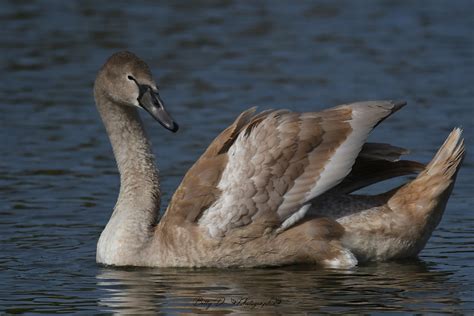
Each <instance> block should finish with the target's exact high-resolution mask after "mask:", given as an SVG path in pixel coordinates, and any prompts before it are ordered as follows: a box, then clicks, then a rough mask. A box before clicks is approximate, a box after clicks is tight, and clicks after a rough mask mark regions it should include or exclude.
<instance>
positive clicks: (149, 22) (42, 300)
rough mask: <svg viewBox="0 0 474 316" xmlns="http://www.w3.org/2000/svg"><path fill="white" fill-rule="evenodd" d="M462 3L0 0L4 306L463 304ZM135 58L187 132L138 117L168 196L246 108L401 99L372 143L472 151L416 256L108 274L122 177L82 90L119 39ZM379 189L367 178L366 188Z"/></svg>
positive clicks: (388, 307) (469, 89) (469, 37)
mask: <svg viewBox="0 0 474 316" xmlns="http://www.w3.org/2000/svg"><path fill="white" fill-rule="evenodd" d="M473 7H474V3H473V2H472V1H470V0H467V1H405V2H403V3H399V2H398V1H378V2H365V1H364V2H360V1H298V2H296V1H253V2H244V1H231V0H228V1H225V0H216V1H203V2H194V1H169V3H167V4H165V3H160V4H159V3H155V1H134V2H131V1H110V2H102V1H100V2H99V1H59V0H58V1H33V0H32V1H16V0H15V1H13V0H12V1H3V2H2V3H1V4H0V18H1V21H2V23H1V29H0V51H1V59H0V74H1V79H0V80H1V85H0V100H1V101H0V140H1V146H0V314H1V313H2V312H5V313H26V314H36V313H47V314H50V313H51V314H52V313H68V314H69V313H75V312H78V313H81V312H82V313H92V312H93V313H98V312H104V313H108V312H123V313H131V314H136V313H145V312H155V313H156V312H161V313H170V314H172V313H177V312H182V313H211V312H212V313H216V314H227V313H232V312H233V313H257V312H260V313H277V314H285V315H286V314H289V313H303V312H315V313H325V312H327V313H340V312H353V313H364V312H365V313H377V312H382V311H391V312H424V313H429V312H444V313H449V312H455V313H473V312H474V298H473V297H474V292H473V287H474V267H473V266H474V216H473V206H474V198H473V193H474V190H473V189H474V184H473V183H474V164H473V162H474V160H473V156H472V155H471V153H470V152H471V149H472V148H473V145H474V124H473V123H474V122H473V120H474V115H473V114H474V90H473V82H474V62H473V56H474V33H473V32H474V31H473V30H474V15H473V10H472V9H473ZM123 49H128V50H131V51H133V52H135V53H136V54H138V55H139V56H141V57H142V58H144V59H145V60H146V61H147V62H148V63H149V64H150V66H151V68H152V69H153V72H154V74H155V77H156V78H157V80H158V81H159V84H160V86H161V91H162V97H163V98H164V100H165V102H166V104H167V107H168V109H169V110H170V112H171V113H172V114H173V116H174V117H175V119H176V120H177V121H178V122H179V123H180V126H181V127H182V129H181V131H180V132H179V133H178V134H171V133H169V132H167V131H165V130H164V129H162V128H161V127H160V126H158V125H157V124H156V122H154V121H153V120H152V119H151V118H149V117H148V116H146V115H144V116H143V118H144V121H145V124H146V126H147V129H148V131H149V135H150V137H151V138H152V141H153V144H154V150H155V153H156V155H157V157H158V161H159V166H160V169H161V175H162V178H163V179H162V181H163V183H162V188H163V191H164V192H165V197H164V200H165V201H167V200H168V199H169V198H170V196H171V194H172V192H173V191H174V189H175V188H176V186H177V185H178V183H179V181H180V179H181V177H182V175H183V174H184V172H185V170H187V168H189V166H190V165H191V164H192V162H193V161H194V160H195V159H196V158H197V157H198V156H199V155H200V153H202V151H203V150H204V148H205V147H206V146H207V144H208V143H209V141H210V140H211V139H212V138H213V137H214V136H215V135H216V134H217V133H218V132H219V131H220V130H222V129H223V128H225V127H226V126H227V125H228V124H229V123H230V122H232V120H233V119H234V118H235V116H236V115H238V114H239V113H240V112H241V111H242V110H244V109H246V108H248V107H250V106H254V105H257V106H259V107H260V109H265V108H270V107H273V108H290V109H292V110H297V111H309V110H318V109H322V108H324V107H326V106H332V105H337V104H339V103H343V102H349V101H356V100H369V99H406V100H407V101H408V102H409V106H407V107H406V108H405V109H403V111H401V112H399V113H397V114H396V115H395V116H394V117H392V118H390V119H389V120H387V121H385V122H384V123H383V124H382V125H381V126H379V127H378V128H377V130H376V131H375V133H374V134H373V136H372V138H371V139H372V140H375V141H384V142H390V143H394V144H396V145H400V146H405V147H408V148H411V149H412V156H411V158H414V159H419V160H421V161H425V162H426V161H429V160H430V159H431V157H432V155H433V154H434V152H435V151H436V149H437V148H438V147H439V146H440V144H441V143H442V142H443V140H444V138H445V137H446V136H447V134H448V133H449V131H450V130H451V129H452V128H453V127H455V126H462V127H463V128H464V133H465V137H466V146H467V150H468V154H467V157H466V159H465V161H464V166H463V168H462V169H461V171H460V174H459V177H458V181H457V184H456V187H455V189H454V192H453V194H452V197H451V199H450V201H449V204H448V206H447V209H446V213H445V215H444V218H443V220H442V222H441V224H440V226H439V227H438V229H437V230H436V231H435V232H434V234H433V236H432V238H431V239H430V242H429V243H428V245H427V247H426V249H425V250H424V251H423V252H422V253H421V255H420V258H419V260H413V261H403V262H391V263H383V264H374V265H368V266H361V267H357V268H355V269H353V270H350V271H332V270H321V269H315V268H313V267H293V268H281V269H252V270H208V269H205V270H180V269H111V268H107V267H101V266H98V265H96V263H95V246H96V242H97V239H98V237H99V234H100V232H101V230H102V228H103V227H104V225H105V224H106V222H107V220H108V218H109V216H110V214H111V210H112V207H113V205H114V202H115V198H116V196H117V192H118V185H119V184H118V176H117V171H116V167H115V162H114V158H113V155H112V151H111V148H110V145H109V143H108V139H107V138H106V135H105V131H104V129H103V127H102V125H101V122H100V119H99V117H98V114H97V113H96V110H95V107H94V101H93V98H92V84H93V81H94V78H95V74H96V72H97V70H98V68H99V67H100V66H101V65H102V64H103V62H104V61H105V59H106V58H107V57H108V56H109V55H110V54H112V53H113V52H115V51H117V50H123ZM374 190H377V189H374Z"/></svg>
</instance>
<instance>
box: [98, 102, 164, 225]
mask: <svg viewBox="0 0 474 316" xmlns="http://www.w3.org/2000/svg"><path fill="white" fill-rule="evenodd" d="M96 104H97V108H98V110H99V113H100V116H101V118H102V121H103V123H104V125H105V128H106V130H107V134H108V136H109V139H110V143H111V144H112V149H113V152H114V155H115V159H116V162H117V167H118V170H119V173H120V193H119V197H118V200H117V205H116V206H115V211H118V210H120V209H121V208H124V207H125V208H129V209H134V210H144V211H147V212H150V213H153V215H154V218H153V221H155V220H156V217H157V215H158V212H159V205H160V188H159V178H158V170H157V168H156V165H155V160H154V156H153V153H152V151H151V146H150V143H149V141H148V138H147V136H146V133H145V130H144V129H143V125H142V122H141V120H140V117H139V115H138V112H137V110H136V109H135V108H133V107H131V106H126V105H120V104H116V103H114V102H113V101H112V100H109V99H107V98H106V97H105V96H100V95H99V96H97V95H96Z"/></svg>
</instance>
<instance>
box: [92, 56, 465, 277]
mask: <svg viewBox="0 0 474 316" xmlns="http://www.w3.org/2000/svg"><path fill="white" fill-rule="evenodd" d="M94 91H95V98H96V103H97V107H98V109H99V112H100V114H101V116H102V119H103V121H104V124H105V126H106V129H107V132H108V134H109V138H110V141H111V143H112V147H113V149H114V154H115V156H116V159H117V165H118V168H119V171H120V175H121V189H120V194H119V198H118V201H117V204H116V206H115V209H114V213H113V215H112V217H111V219H110V221H109V223H108V224H107V226H106V228H105V229H104V231H103V233H102V234H101V237H100V239H99V243H98V247H97V261H98V262H100V263H104V264H113V265H142V266H195V267H198V266H216V267H226V266H269V265H282V264H295V263H311V264H316V265H323V266H329V267H339V268H345V267H351V266H354V265H355V264H356V263H357V259H359V260H389V259H392V258H400V257H405V256H413V255H416V254H417V253H418V252H419V251H420V250H421V249H422V248H423V246H424V244H425V243H426V240H427V239H428V238H429V236H430V234H431V232H432V231H433V229H434V228H435V227H436V225H437V224H438V222H439V219H440V218H441V214H442V212H443V210H444V207H445V204H446V201H447V199H448V197H449V194H450V190H451V189H452V186H453V184H454V180H455V175H456V172H457V170H458V169H459V166H460V162H461V160H462V156H463V150H464V149H463V148H464V147H463V144H462V139H461V133H460V131H459V130H455V131H454V132H453V133H452V134H451V135H450V137H449V138H448V141H447V142H446V143H445V145H443V147H442V148H441V149H440V151H439V152H438V154H437V156H436V157H435V159H434V160H433V162H431V163H430V164H429V165H428V166H426V167H425V166H424V165H423V164H421V163H418V162H414V161H409V160H400V157H401V156H402V155H403V154H406V150H405V149H403V148H399V147H395V146H391V145H388V144H372V143H365V141H366V139H367V136H368V134H369V133H370V131H371V130H372V129H373V128H374V127H375V126H377V125H378V124H379V123H380V122H382V121H383V120H384V119H386V118H387V117H388V116H390V115H391V114H392V113H394V112H395V111H397V110H399V109H400V108H401V107H402V106H404V105H405V103H404V102H393V101H368V102H357V103H351V104H345V105H341V106H338V107H334V108H330V109H327V110H324V111H320V112H309V113H296V112H291V111H288V110H269V111H264V112H261V113H257V114H256V112H255V109H250V110H247V111H245V112H243V113H242V114H241V115H240V116H239V117H238V118H237V119H236V120H235V121H234V123H233V124H231V125H230V126H229V127H228V128H227V129H225V130H224V131H223V132H222V133H221V134H219V136H217V137H216V139H215V140H214V141H213V142H212V143H211V144H210V145H209V147H208V148H207V150H206V151H205V152H204V153H203V154H202V156H201V157H200V158H199V159H198V161H196V163H195V164H194V165H193V166H192V167H191V168H190V169H189V171H188V172H187V173H186V175H185V176H184V178H183V180H182V182H181V184H180V186H179V187H178V189H177V190H176V192H175V194H174V195H173V197H172V199H171V202H170V204H169V206H168V208H167V210H166V212H165V213H164V215H163V217H162V218H161V220H160V221H159V222H158V223H157V218H158V212H159V197H160V191H159V185H158V183H159V182H158V172H157V170H156V167H155V164H154V160H153V157H152V155H151V150H150V146H149V143H148V141H147V139H146V135H145V133H144V130H143V127H142V124H141V122H140V119H139V117H138V114H137V111H136V108H144V109H146V110H147V111H148V112H149V113H150V114H151V115H152V116H153V117H154V118H155V119H157V120H158V121H159V122H160V123H161V124H162V125H163V126H165V127H166V128H167V129H170V130H172V131H176V130H177V124H176V123H175V122H174V121H173V120H172V118H171V116H169V114H168V113H167V112H166V111H165V110H164V107H163V104H162V102H161V99H160V98H159V95H158V91H157V88H156V84H155V83H154V81H153V78H152V77H151V72H150V70H149V69H148V67H147V66H146V64H145V63H144V62H143V61H141V60H140V59H139V58H138V57H136V56H135V55H133V54H131V53H128V52H121V53H117V54H115V55H113V56H112V57H111V58H110V59H109V60H108V61H107V63H106V64H105V65H104V66H103V67H102V69H101V70H100V72H99V74H98V76H97V79H96V83H95V87H94ZM420 171H421V173H420V174H419V175H418V177H417V178H416V179H415V180H414V181H412V182H409V183H408V184H406V185H405V186H402V187H401V188H397V189H394V190H392V191H390V192H387V193H385V194H382V195H377V196H358V195H354V194H351V193H352V192H353V191H355V190H357V189H359V188H362V187H364V186H367V185H370V184H373V183H376V182H378V181H381V180H385V179H388V178H392V177H396V176H401V175H407V174H412V173H417V172H420ZM426 190H428V193H427V192H425V191H426ZM413 205H416V206H417V207H418V208H414V206H413ZM420 205H421V207H420ZM420 208H421V209H420ZM354 254H355V255H356V256H354ZM356 257H357V258H356Z"/></svg>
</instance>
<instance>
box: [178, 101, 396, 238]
mask: <svg viewBox="0 0 474 316" xmlns="http://www.w3.org/2000/svg"><path fill="white" fill-rule="evenodd" d="M403 104H404V103H395V102H392V101H371V102H359V103H352V104H347V105H342V106H339V107H335V108H331V109H328V110H325V111H322V112H312V113H302V114H301V113H294V112H289V111H286V110H280V111H266V112H263V113H261V114H257V115H253V112H252V113H251V114H250V112H248V114H245V115H241V116H240V117H239V118H240V119H239V118H238V119H237V120H236V122H234V124H233V125H232V126H231V127H229V128H228V129H227V130H226V131H227V132H226V131H224V132H223V133H222V134H221V135H223V134H224V136H225V137H224V139H220V140H219V138H220V137H221V136H219V137H218V138H217V139H216V140H215V141H214V142H213V144H211V146H210V149H208V150H207V151H206V153H205V154H204V155H203V157H205V159H204V160H206V159H207V160H209V159H210V160H215V159H217V158H216V157H218V156H223V157H224V158H221V160H222V165H219V168H220V170H219V175H218V177H217V179H216V177H214V178H213V181H211V182H212V183H211V185H209V183H206V186H204V187H206V188H207V190H209V188H211V187H212V185H215V187H213V189H212V190H210V191H212V192H214V193H213V194H212V198H210V201H211V202H212V204H209V201H207V202H206V203H204V204H203V203H195V204H199V205H201V206H203V205H204V206H205V208H204V209H202V208H201V209H200V210H195V211H194V212H198V213H199V214H198V215H195V214H194V215H193V216H191V217H190V218H194V219H195V221H197V222H198V224H199V225H200V226H201V227H204V228H207V230H208V232H209V234H210V235H211V236H212V237H222V236H224V235H226V234H227V233H228V232H229V231H231V230H233V229H235V228H239V227H242V226H247V225H254V226H257V227H260V228H261V229H264V230H265V231H266V230H268V229H270V230H274V231H281V230H284V229H287V228H288V227H290V226H292V225H294V224H295V223H297V222H298V221H300V220H301V219H302V218H304V216H305V214H306V211H307V210H308V208H309V205H310V201H311V200H312V199H314V198H315V197H317V196H319V195H321V194H322V193H324V192H326V191H327V190H329V189H331V188H333V187H334V186H336V185H338V184H339V183H340V182H341V181H342V180H343V179H344V178H345V177H346V176H347V175H348V174H349V172H350V171H351V167H352V165H353V164H354V161H355V159H356V158H357V156H358V154H359V152H360V151H361V148H362V146H363V145H364V143H365V141H366V138H367V136H368V134H369V132H370V131H371V130H372V128H373V127H374V126H376V125H377V124H378V123H379V122H380V121H381V120H383V119H384V118H385V117H387V116H388V115H390V114H391V113H393V112H394V111H396V110H397V109H398V108H400V107H401V106H402V105H403ZM215 142H217V144H214V143H215ZM206 154H207V157H206ZM203 157H201V158H200V160H201V159H203ZM197 165H198V168H197V169H199V168H202V167H199V165H202V163H200V161H198V162H197ZM195 167H196V166H193V168H195ZM193 168H192V169H193ZM198 171H199V170H198ZM196 172H197V171H192V173H196ZM197 174H199V172H197ZM186 177H190V176H189V173H188V174H187V175H186ZM186 177H185V179H186ZM193 177H195V176H193ZM183 182H185V181H184V180H183ZM189 184H192V183H188V184H187V185H188V186H189ZM181 186H183V184H182V185H181ZM181 186H180V188H181ZM187 189H188V190H193V188H187ZM178 191H179V189H178ZM173 200H175V199H174V197H173ZM173 200H172V201H173ZM175 212H179V211H175Z"/></svg>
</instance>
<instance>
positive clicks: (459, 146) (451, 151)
mask: <svg viewBox="0 0 474 316" xmlns="http://www.w3.org/2000/svg"><path fill="white" fill-rule="evenodd" d="M464 152H465V148H464V139H463V138H462V130H461V129H460V128H455V129H454V130H453V131H452V132H451V134H449V136H448V138H447V139H446V141H445V142H444V144H443V145H442V146H441V148H440V149H439V150H438V152H437V153H436V155H435V156H434V158H433V160H431V162H430V163H429V164H428V165H427V166H426V173H427V174H428V175H436V174H443V175H444V176H445V177H447V178H451V177H452V176H453V175H454V174H455V173H456V172H457V170H458V166H459V165H460V164H461V162H462V160H463V157H464Z"/></svg>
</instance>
